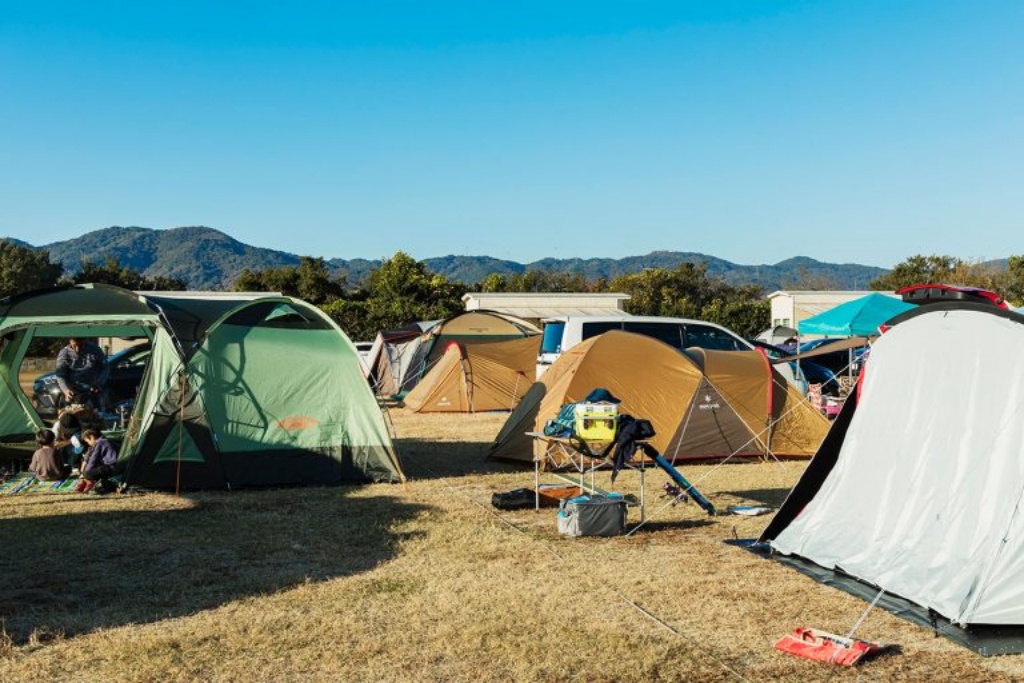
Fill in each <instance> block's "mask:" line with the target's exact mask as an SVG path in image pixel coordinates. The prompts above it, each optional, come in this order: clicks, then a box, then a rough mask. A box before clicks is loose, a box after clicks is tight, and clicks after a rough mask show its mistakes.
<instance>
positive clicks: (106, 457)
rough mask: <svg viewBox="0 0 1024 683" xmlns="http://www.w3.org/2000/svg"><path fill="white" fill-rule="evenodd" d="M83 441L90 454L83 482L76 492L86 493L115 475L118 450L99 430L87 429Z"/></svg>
mask: <svg viewBox="0 0 1024 683" xmlns="http://www.w3.org/2000/svg"><path fill="white" fill-rule="evenodd" d="M82 440H83V441H85V443H86V445H88V446H89V452H88V453H87V455H86V460H85V467H84V468H83V469H82V482H81V483H80V484H79V485H78V486H77V487H76V488H75V490H76V491H79V492H81V493H86V492H88V491H91V490H92V489H93V487H94V486H96V482H98V481H100V480H102V479H106V478H107V477H110V476H112V475H113V474H114V473H115V471H116V467H117V449H116V448H114V444H112V443H110V442H109V441H107V439H106V438H104V436H103V433H102V432H100V431H99V430H98V429H86V430H85V431H84V432H82Z"/></svg>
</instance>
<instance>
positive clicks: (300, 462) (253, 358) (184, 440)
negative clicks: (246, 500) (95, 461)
mask: <svg viewBox="0 0 1024 683" xmlns="http://www.w3.org/2000/svg"><path fill="white" fill-rule="evenodd" d="M99 330H102V332H100V331H99ZM0 335H3V339H4V342H5V343H4V346H3V348H2V349H0V373H3V376H4V378H5V379H6V381H5V382H4V385H3V387H0V438H4V437H11V436H12V435H16V434H29V433H31V432H32V431H34V430H35V429H37V428H40V427H41V426H42V423H41V421H40V419H39V416H38V414H36V413H35V411H34V410H33V409H32V407H31V405H30V404H29V403H28V401H27V399H26V398H25V396H24V394H23V393H22V392H21V391H20V390H19V389H18V386H17V381H16V379H15V381H13V382H12V381H11V380H10V379H9V378H12V377H13V378H16V377H17V369H18V367H19V366H20V364H21V360H22V359H23V358H24V353H25V349H26V348H27V346H28V344H29V343H30V342H31V340H32V338H33V337H35V336H100V335H103V336H107V335H113V336H122V335H123V336H129V335H131V336H141V335H145V336H146V337H148V338H149V339H150V340H151V343H152V352H151V355H150V361H149V365H148V367H147V369H146V373H145V376H144V377H143V380H142V384H141V386H140V387H139V393H138V397H137V400H136V403H135V407H134V412H133V415H132V418H131V421H130V424H129V427H128V429H127V430H126V433H125V434H124V437H123V442H122V447H121V462H122V465H123V467H124V470H125V477H126V479H127V480H128V481H129V482H130V483H133V484H137V485H140V486H146V487H152V488H183V489H200V488H241V487H250V486H279V485H292V484H335V483H341V482H365V481H382V480H383V481H393V480H401V479H402V478H403V476H402V473H401V469H400V467H399V465H398V461H397V459H396V457H395V453H394V449H393V447H392V444H391V439H390V436H389V434H388V431H387V427H386V425H385V423H384V419H383V416H382V414H381V411H380V408H379V406H378V405H377V403H376V400H375V399H374V397H373V394H372V392H371V391H370V388H369V386H368V385H367V383H366V381H365V380H364V378H363V375H362V372H361V369H360V365H359V361H358V355H357V353H356V350H355V347H354V346H353V345H352V343H351V341H349V339H348V337H346V336H345V334H344V333H343V332H342V331H341V330H340V329H339V328H338V327H337V325H335V324H334V322H333V321H332V320H331V319H330V318H328V317H327V316H325V315H324V314H323V313H322V312H321V311H319V309H317V308H315V307H313V306H310V305H309V304H307V303H305V302H302V301H299V300H297V299H292V298H289V297H280V296H258V297H245V296H241V295H231V294H225V295H213V294H204V295H198V296H197V295H191V296H190V295H188V294H184V293H183V294H181V295H175V294H173V293H161V294H159V295H146V294H137V293H134V292H129V291H127V290H124V289H120V288H117V287H110V286H106V285H77V286H74V287H67V288H55V289H50V290H45V291H41V292H38V293H35V294H27V295H22V296H19V297H15V298H12V299H8V300H4V301H0Z"/></svg>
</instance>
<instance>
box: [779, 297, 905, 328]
mask: <svg viewBox="0 0 1024 683" xmlns="http://www.w3.org/2000/svg"><path fill="white" fill-rule="evenodd" d="M914 307H915V306H914V304H908V303H906V302H904V301H901V300H900V299H895V298H893V297H891V296H886V295H885V294H879V293H878V292H872V293H871V294H868V295H867V296H862V297H861V298H859V299H854V300H853V301H847V302H846V303H845V304H839V305H838V306H836V307H835V308H830V309H828V310H827V311H824V312H823V313H819V314H818V315H816V316H813V317H810V318H807V319H806V320H801V321H800V324H799V325H798V329H799V330H800V334H821V335H825V336H828V337H859V336H863V337H868V336H871V335H876V334H878V327H879V326H880V325H882V324H883V323H885V322H886V321H888V320H891V319H892V318H895V317H896V316H897V315H899V314H900V313H903V312H905V311H909V310H910V309H912V308H914Z"/></svg>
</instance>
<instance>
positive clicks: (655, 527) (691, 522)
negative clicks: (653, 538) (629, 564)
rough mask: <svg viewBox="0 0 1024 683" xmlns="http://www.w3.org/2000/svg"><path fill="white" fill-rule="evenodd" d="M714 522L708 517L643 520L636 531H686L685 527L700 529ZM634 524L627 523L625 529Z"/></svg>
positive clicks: (630, 527)
mask: <svg viewBox="0 0 1024 683" xmlns="http://www.w3.org/2000/svg"><path fill="white" fill-rule="evenodd" d="M712 524H714V522H713V521H711V520H710V519H683V520H679V521H675V522H644V523H643V526H641V527H640V528H639V530H638V531H637V532H636V533H638V534H642V533H648V534H653V533H658V532H662V531H686V530H687V529H700V528H701V527H705V526H711V525H712ZM635 526H636V525H635V524H632V523H631V524H629V525H627V531H628V530H631V529H632V528H633V527H635Z"/></svg>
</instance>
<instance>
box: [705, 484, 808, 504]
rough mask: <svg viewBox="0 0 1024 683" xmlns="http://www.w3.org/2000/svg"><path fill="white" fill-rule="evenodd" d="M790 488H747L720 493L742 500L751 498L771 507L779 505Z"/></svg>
mask: <svg viewBox="0 0 1024 683" xmlns="http://www.w3.org/2000/svg"><path fill="white" fill-rule="evenodd" d="M792 490H793V489H792V488H789V487H787V488H779V489H749V490H747V491H722V495H726V496H735V497H736V498H740V499H742V500H752V501H754V502H757V503H761V504H762V505H770V506H772V507H775V508H777V507H779V506H780V505H782V502H783V501H784V500H786V496H788V495H789V492H790V491H792Z"/></svg>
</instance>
